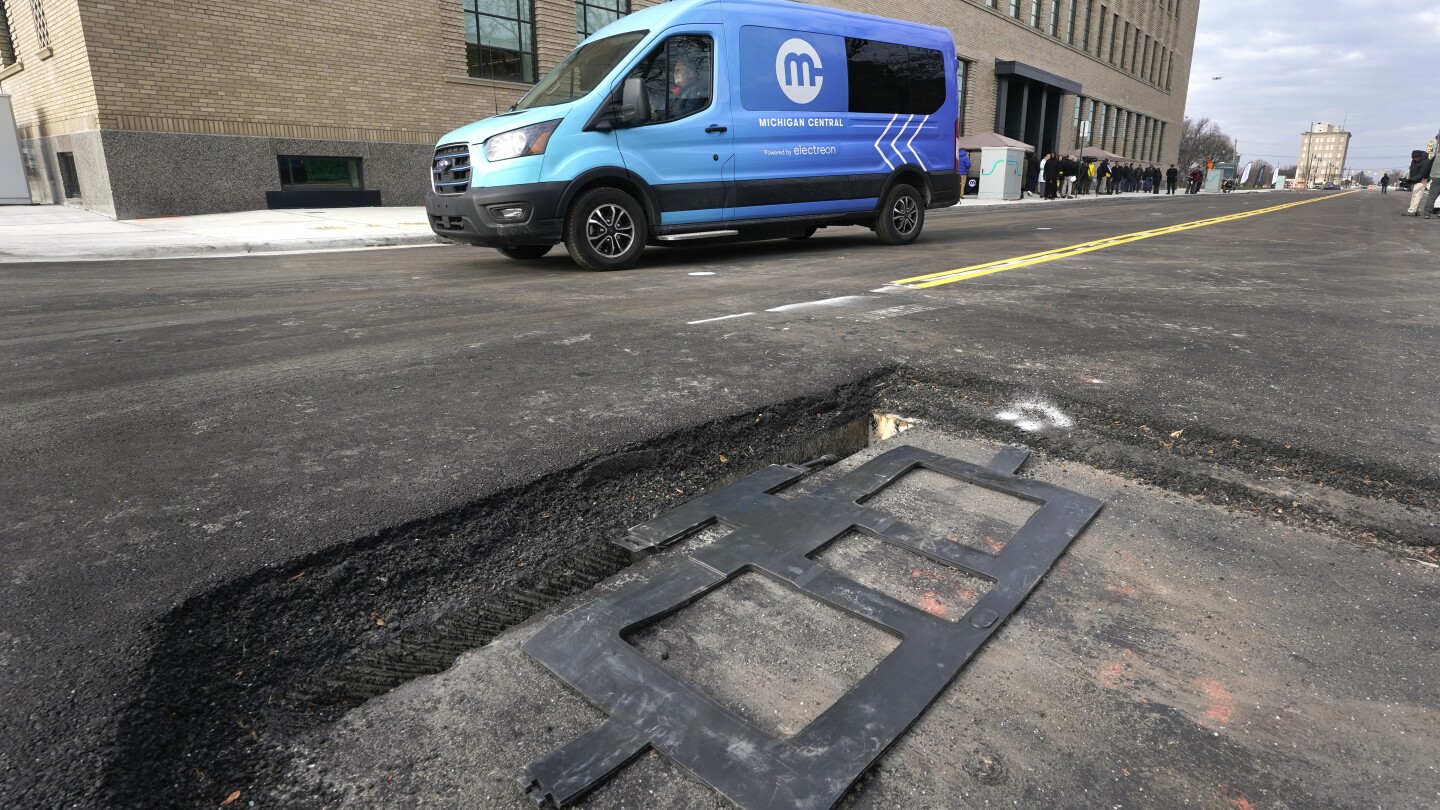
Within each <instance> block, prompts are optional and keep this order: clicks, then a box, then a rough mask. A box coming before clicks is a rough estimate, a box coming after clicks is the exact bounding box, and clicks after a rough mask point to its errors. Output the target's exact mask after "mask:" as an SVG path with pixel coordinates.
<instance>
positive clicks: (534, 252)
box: [495, 245, 555, 262]
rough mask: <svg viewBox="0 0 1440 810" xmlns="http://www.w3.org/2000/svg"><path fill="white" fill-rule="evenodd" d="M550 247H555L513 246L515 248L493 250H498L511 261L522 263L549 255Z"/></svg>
mask: <svg viewBox="0 0 1440 810" xmlns="http://www.w3.org/2000/svg"><path fill="white" fill-rule="evenodd" d="M552 247H555V246H554V245H515V246H513V247H502V248H495V249H496V250H498V251H500V252H501V253H502V254H504V255H506V256H509V257H510V258H512V259H515V260H517V261H522V262H523V261H527V260H529V259H538V258H540V257H541V256H544V255H545V254H546V253H549V252H550V248H552Z"/></svg>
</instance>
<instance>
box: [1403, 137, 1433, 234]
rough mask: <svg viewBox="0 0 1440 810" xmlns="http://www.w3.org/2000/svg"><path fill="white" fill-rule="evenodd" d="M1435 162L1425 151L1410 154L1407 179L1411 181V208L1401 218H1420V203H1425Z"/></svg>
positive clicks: (1418, 150) (1417, 150) (1419, 150)
mask: <svg viewBox="0 0 1440 810" xmlns="http://www.w3.org/2000/svg"><path fill="white" fill-rule="evenodd" d="M1433 164H1434V161H1433V160H1431V159H1430V156H1429V154H1428V153H1427V152H1426V151H1425V150H1424V149H1416V150H1415V151H1413V152H1411V153H1410V172H1409V174H1407V175H1406V179H1408V180H1409V181H1410V208H1409V209H1407V210H1406V211H1405V213H1404V214H1402V215H1401V216H1407V217H1418V216H1420V203H1422V202H1424V201H1425V192H1426V191H1427V190H1428V189H1427V186H1429V185H1430V170H1431V169H1432V168H1434V165H1433Z"/></svg>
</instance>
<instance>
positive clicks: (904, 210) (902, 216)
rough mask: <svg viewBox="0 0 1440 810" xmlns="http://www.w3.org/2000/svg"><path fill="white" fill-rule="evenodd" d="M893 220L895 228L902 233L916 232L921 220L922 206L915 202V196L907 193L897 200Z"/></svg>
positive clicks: (906, 234) (892, 215)
mask: <svg viewBox="0 0 1440 810" xmlns="http://www.w3.org/2000/svg"><path fill="white" fill-rule="evenodd" d="M891 221H893V222H894V223H895V230H896V231H898V232H899V233H900V234H901V235H904V236H909V235H910V234H911V233H912V232H914V230H915V227H916V225H917V224H918V223H919V221H920V208H919V206H917V205H916V204H915V198H914V197H911V196H910V195H908V194H907V195H905V196H903V197H901V198H900V199H898V200H896V201H895V210H894V211H892V212H891Z"/></svg>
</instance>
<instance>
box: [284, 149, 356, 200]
mask: <svg viewBox="0 0 1440 810" xmlns="http://www.w3.org/2000/svg"><path fill="white" fill-rule="evenodd" d="M279 160H280V188H281V190H283V191H294V190H299V189H321V188H331V189H341V188H354V189H360V188H364V187H365V182H364V176H363V175H362V174H361V173H360V158H358V157H314V156H310V155H280V156H279Z"/></svg>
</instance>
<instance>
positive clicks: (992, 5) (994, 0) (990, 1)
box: [985, 0, 1000, 8]
mask: <svg viewBox="0 0 1440 810" xmlns="http://www.w3.org/2000/svg"><path fill="white" fill-rule="evenodd" d="M999 2H1000V0H985V5H987V6H989V7H990V8H995V5H996V4H997V3H999Z"/></svg>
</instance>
